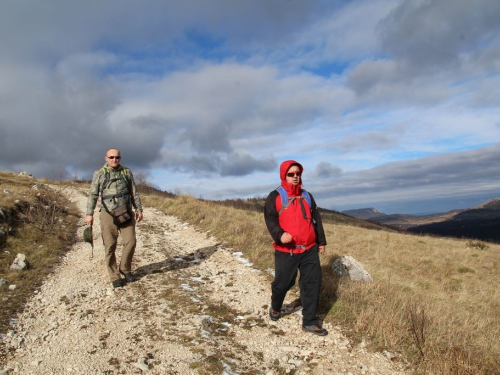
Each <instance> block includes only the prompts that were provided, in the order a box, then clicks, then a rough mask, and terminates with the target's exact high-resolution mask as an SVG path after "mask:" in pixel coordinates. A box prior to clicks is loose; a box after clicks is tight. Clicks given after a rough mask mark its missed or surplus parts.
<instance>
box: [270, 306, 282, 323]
mask: <svg viewBox="0 0 500 375" xmlns="http://www.w3.org/2000/svg"><path fill="white" fill-rule="evenodd" d="M269 317H270V318H271V320H272V321H274V322H275V321H277V320H278V319H279V318H281V314H280V312H279V311H276V310H273V308H272V307H270V308H269Z"/></svg>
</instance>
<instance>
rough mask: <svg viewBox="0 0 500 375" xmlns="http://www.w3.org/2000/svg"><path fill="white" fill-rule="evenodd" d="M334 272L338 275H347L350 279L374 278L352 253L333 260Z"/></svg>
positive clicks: (363, 279) (364, 279) (368, 279)
mask: <svg viewBox="0 0 500 375" xmlns="http://www.w3.org/2000/svg"><path fill="white" fill-rule="evenodd" d="M332 272H333V274H334V275H335V276H337V277H346V278H348V279H349V280H361V281H366V282H370V283H371V282H373V278H372V277H371V276H370V274H369V273H368V272H367V271H366V270H365V269H364V267H363V265H362V264H361V263H359V262H358V261H357V260H356V259H354V258H353V257H352V256H350V255H344V256H341V257H339V258H337V259H335V260H334V261H333V262H332Z"/></svg>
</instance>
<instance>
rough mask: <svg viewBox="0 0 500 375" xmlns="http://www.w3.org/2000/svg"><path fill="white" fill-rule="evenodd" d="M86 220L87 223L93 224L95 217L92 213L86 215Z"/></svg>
mask: <svg viewBox="0 0 500 375" xmlns="http://www.w3.org/2000/svg"><path fill="white" fill-rule="evenodd" d="M85 222H86V223H87V225H90V226H92V224H93V223H94V217H93V216H92V215H87V216H85Z"/></svg>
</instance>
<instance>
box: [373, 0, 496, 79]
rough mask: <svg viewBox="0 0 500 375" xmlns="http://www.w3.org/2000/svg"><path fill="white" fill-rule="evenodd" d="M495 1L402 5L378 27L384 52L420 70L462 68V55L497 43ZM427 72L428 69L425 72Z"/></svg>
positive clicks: (444, 0)
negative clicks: (458, 66)
mask: <svg viewBox="0 0 500 375" xmlns="http://www.w3.org/2000/svg"><path fill="white" fill-rule="evenodd" d="M499 14H500V3H499V2H498V1H496V0H477V1H474V2H472V1H469V0H436V1H403V2H401V4H400V5H399V6H398V7H397V8H396V9H394V10H393V11H392V12H391V13H390V14H389V15H388V16H387V18H386V19H385V20H383V21H382V22H381V24H380V25H379V31H380V35H381V37H382V43H383V47H384V50H386V51H388V52H390V53H391V55H393V56H394V57H395V58H396V59H402V60H404V61H406V62H408V63H410V64H412V65H414V66H415V67H416V69H418V70H422V69H425V68H426V67H427V68H429V67H431V68H432V69H437V68H438V67H439V68H440V67H441V66H442V65H443V64H445V65H447V66H448V67H450V65H453V64H459V63H460V58H461V55H462V54H463V53H475V52H476V51H477V49H478V47H479V46H480V45H482V46H484V45H485V44H486V45H488V44H489V43H491V42H492V41H494V40H495V39H496V40H497V41H498V32H499V31H500V18H499V17H498V15H499ZM425 70H426V69H425Z"/></svg>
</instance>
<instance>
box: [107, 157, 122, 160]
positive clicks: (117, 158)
mask: <svg viewBox="0 0 500 375" xmlns="http://www.w3.org/2000/svg"><path fill="white" fill-rule="evenodd" d="M106 157H107V158H108V159H111V160H113V159H116V160H120V159H121V158H122V157H121V156H106Z"/></svg>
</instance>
